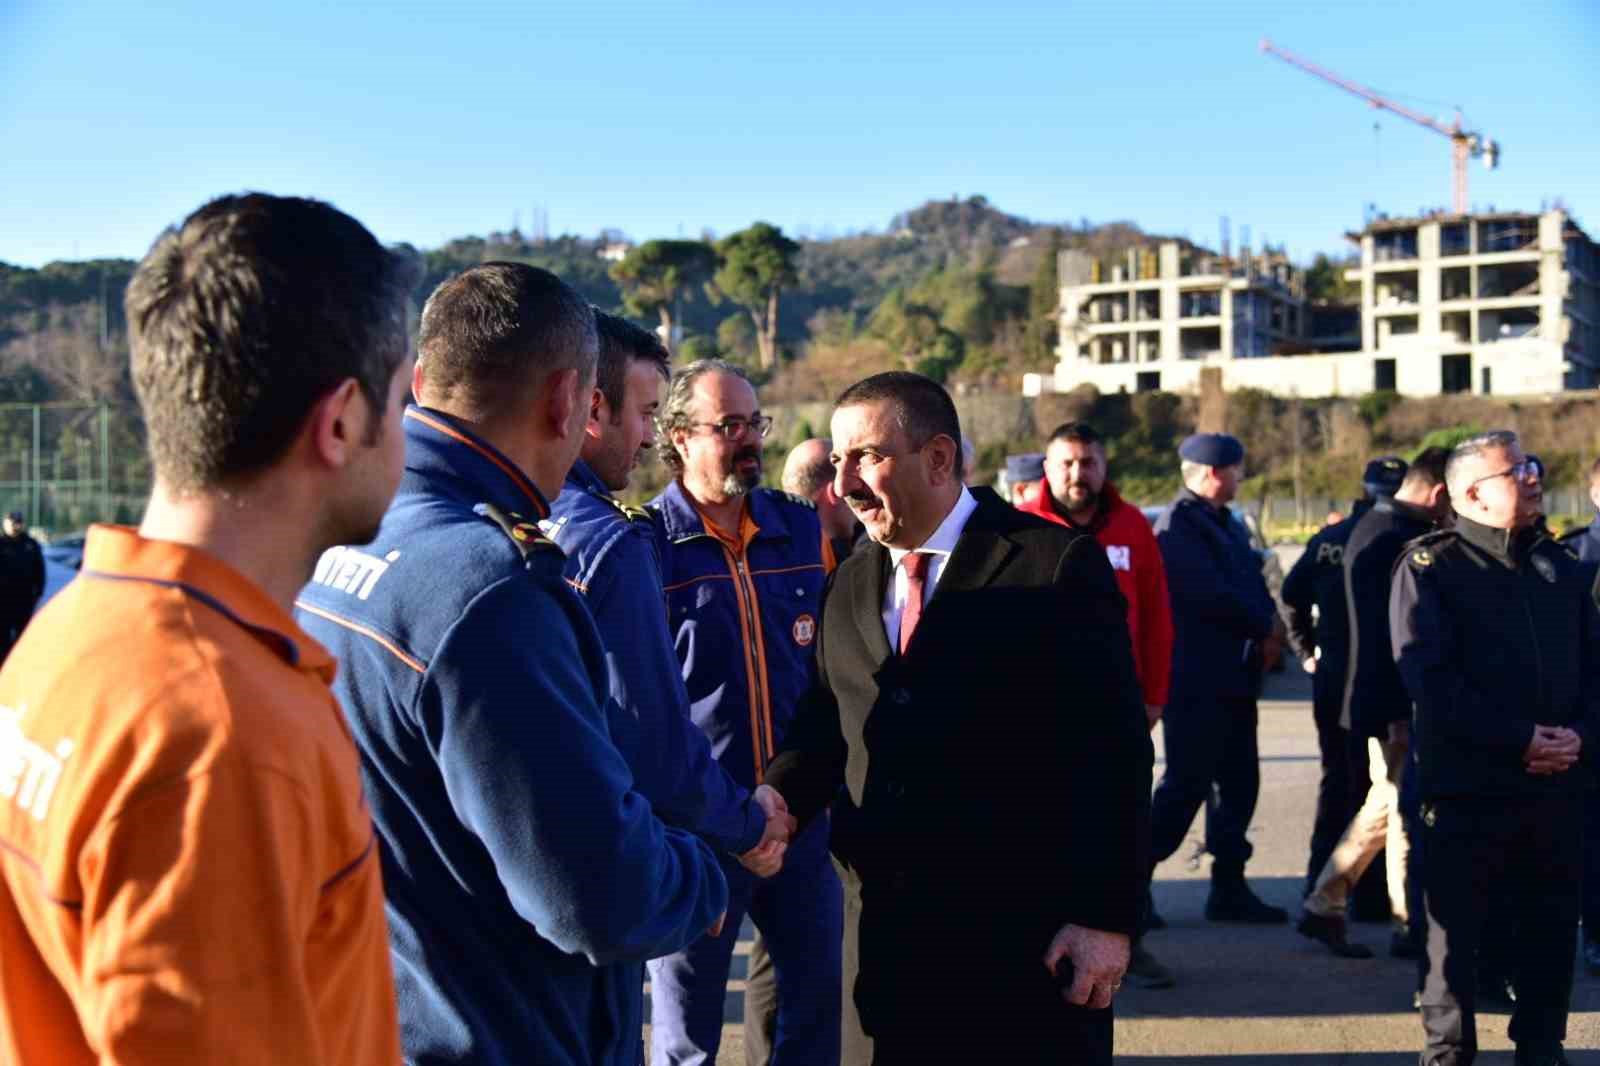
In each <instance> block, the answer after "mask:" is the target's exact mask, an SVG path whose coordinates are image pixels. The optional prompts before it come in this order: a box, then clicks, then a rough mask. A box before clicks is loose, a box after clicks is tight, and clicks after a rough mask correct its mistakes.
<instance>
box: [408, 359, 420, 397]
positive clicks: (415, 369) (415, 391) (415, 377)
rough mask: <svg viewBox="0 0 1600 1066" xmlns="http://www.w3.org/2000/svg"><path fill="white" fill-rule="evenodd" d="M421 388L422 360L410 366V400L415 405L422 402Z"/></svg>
mask: <svg viewBox="0 0 1600 1066" xmlns="http://www.w3.org/2000/svg"><path fill="white" fill-rule="evenodd" d="M422 386H423V375H422V360H421V359H418V360H417V361H416V362H415V363H413V364H412V365H411V399H412V400H413V401H414V402H415V403H419V404H420V403H421V402H422Z"/></svg>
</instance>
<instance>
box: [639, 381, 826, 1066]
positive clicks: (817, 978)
mask: <svg viewBox="0 0 1600 1066" xmlns="http://www.w3.org/2000/svg"><path fill="white" fill-rule="evenodd" d="M660 421H661V425H662V430H663V434H664V436H665V437H666V438H667V449H666V451H665V452H664V453H663V458H664V459H665V460H666V461H667V465H668V467H669V468H670V469H671V470H672V472H673V475H674V478H673V481H672V483H671V484H670V485H668V486H667V489H666V491H665V492H663V493H662V494H661V495H660V496H658V497H656V499H654V500H653V501H651V503H650V510H651V511H652V512H654V514H655V515H656V517H657V520H658V523H659V530H660V539H661V551H662V555H661V561H662V567H661V569H662V579H663V580H664V581H665V582H666V592H667V609H668V618H669V623H668V624H669V625H670V627H671V629H672V632H673V635H674V640H675V642H676V647H677V651H678V660H679V663H680V665H681V667H682V670H683V676H684V682H685V684H686V686H687V688H688V690H689V699H690V701H691V704H690V705H691V707H692V708H693V711H692V713H693V716H694V720H695V723H696V724H697V725H699V726H700V728H701V729H703V730H704V731H705V732H706V735H707V736H708V737H709V738H710V740H711V746H712V751H714V752H715V753H716V756H717V758H718V760H719V761H720V762H721V763H722V765H723V767H724V768H725V769H727V771H728V772H729V773H730V774H731V775H732V776H733V778H734V780H736V781H738V782H739V783H740V784H741V785H744V786H745V787H747V788H752V789H753V788H755V787H756V786H757V785H758V784H760V783H761V782H762V781H763V779H764V776H765V773H766V767H767V763H768V762H770V761H771V759H772V757H773V756H774V755H775V754H776V753H777V751H778V750H779V747H780V746H781V745H782V744H783V741H784V738H785V737H786V735H787V733H788V730H789V725H790V722H791V720H792V718H793V716H794V713H795V710H796V706H797V704H798V702H799V700H800V698H801V696H802V695H803V694H804V693H805V691H806V689H807V688H808V687H809V684H810V676H811V661H812V656H813V654H814V652H815V644H816V639H817V623H818V619H819V617H820V610H821V600H822V586H823V583H824V581H825V579H826V577H827V574H828V573H829V572H830V571H831V570H832V569H833V565H834V557H833V550H832V547H831V545H830V544H829V542H828V538H827V537H825V536H824V535H823V532H822V526H821V523H820V522H819V521H818V519H817V512H816V508H815V507H814V506H812V504H811V503H810V501H808V500H803V499H798V498H796V497H792V496H789V495H787V494H785V493H782V492H776V491H773V490H771V489H765V488H762V487H761V486H760V481H761V469H762V455H761V441H762V439H763V438H764V437H765V436H766V434H767V432H768V430H770V429H771V428H772V420H771V418H769V417H767V416H766V415H764V414H762V413H761V409H760V406H759V404H758V403H757V399H756V392H755V388H754V387H753V386H752V385H751V384H750V382H749V379H748V378H747V377H746V376H745V374H744V372H743V371H741V370H740V369H739V368H738V367H736V366H733V365H732V364H730V363H725V362H722V361H721V360H715V359H706V360H701V361H699V362H695V363H691V364H689V365H688V366H685V367H683V368H682V369H680V370H679V371H678V372H677V374H676V375H674V376H673V379H672V383H671V385H670V386H669V387H668V390H667V402H666V406H665V409H664V410H663V412H662V417H661V420H660ZM723 870H724V872H725V873H726V874H727V877H728V883H729V889H730V896H731V903H730V906H729V911H728V924H727V928H726V929H725V930H724V931H723V933H722V935H721V936H717V937H706V938H703V939H701V940H700V941H698V942H696V943H694V944H692V945H690V946H689V947H688V948H687V949H686V950H684V951H682V952H679V953H677V954H674V955H671V956H668V957H666V958H659V959H655V960H653V961H651V962H650V964H649V969H650V1004H651V1022H652V1025H651V1031H650V1041H651V1045H652V1049H651V1060H652V1062H653V1063H654V1064H655V1066H668V1064H676V1063H705V1062H714V1061H715V1060H716V1057H717V1048H718V1045H719V1043H720V1041H721V1037H722V1016H723V1009H724V1003H725V999H726V994H727V980H728V971H729V967H730V964H731V962H732V959H733V948H734V943H735V940H736V938H737V936H738V928H739V924H740V921H741V920H742V918H743V916H744V915H745V914H747V913H748V914H749V915H750V919H751V921H752V922H753V923H754V924H755V925H756V927H757V928H758V929H759V930H760V931H761V934H762V938H763V940H764V941H765V943H766V947H767V952H768V953H769V954H770V955H771V957H772V962H773V966H774V968H775V969H776V971H777V981H778V1018H777V1027H776V1036H775V1039H774V1044H773V1050H772V1062H773V1063H774V1064H775V1066H796V1064H805V1066H837V1063H838V1062H839V1054H840V1028H839V1027H840V1013H841V1010H842V1007H843V992H842V990H841V987H840V981H841V977H840V966H841V959H840V956H841V951H842V948H843V941H844V918H843V909H842V908H843V904H842V900H841V895H840V888H839V879H838V877H837V875H836V874H835V873H834V869H833V864H832V862H831V860H830V859H829V856H828V819H827V818H818V819H817V820H816V821H815V822H814V823H812V824H811V825H809V826H808V827H807V828H806V829H805V830H804V831H802V832H801V833H800V834H799V835H798V836H796V837H795V839H794V840H793V841H792V842H791V843H790V845H789V850H788V852H787V853H786V854H785V856H784V867H783V870H782V871H781V872H780V873H779V874H777V876H775V877H773V878H771V879H769V880H765V881H758V880H757V879H756V878H755V877H753V876H752V875H751V874H750V873H749V872H748V871H746V870H744V869H742V868H740V867H739V866H737V865H736V864H733V863H731V862H725V863H724V864H723Z"/></svg>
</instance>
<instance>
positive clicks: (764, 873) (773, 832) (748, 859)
mask: <svg viewBox="0 0 1600 1066" xmlns="http://www.w3.org/2000/svg"><path fill="white" fill-rule="evenodd" d="M752 798H753V799H754V800H755V801H756V803H757V804H759V805H760V807H761V809H762V810H763V811H765V812H766V815H767V827H766V829H765V830H763V831H762V834H761V839H760V841H758V842H757V843H756V846H755V847H753V848H751V849H750V850H749V851H747V852H745V853H744V854H743V855H740V856H739V865H741V866H743V867H744V868H745V869H746V870H749V871H750V872H751V873H753V874H755V875H756V876H757V877H772V876H773V875H775V874H776V873H777V872H778V871H779V870H781V869H783V854H784V852H786V851H788V850H789V841H790V839H791V838H793V836H794V831H795V826H796V824H797V823H796V822H795V820H794V816H793V815H791V814H790V813H789V805H788V804H787V803H785V802H784V800H783V797H782V796H781V795H779V794H778V791H777V790H776V789H774V788H773V787H772V786H770V785H758V786H757V787H756V790H755V793H754V794H753V796H752Z"/></svg>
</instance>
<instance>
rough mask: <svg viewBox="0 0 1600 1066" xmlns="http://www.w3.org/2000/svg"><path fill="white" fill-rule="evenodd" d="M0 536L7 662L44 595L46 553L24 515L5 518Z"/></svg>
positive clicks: (1, 623)
mask: <svg viewBox="0 0 1600 1066" xmlns="http://www.w3.org/2000/svg"><path fill="white" fill-rule="evenodd" d="M0 524H3V527H4V528H3V532H0V660H4V659H5V657H6V655H7V654H8V653H9V652H10V651H11V645H13V644H15V643H16V641H17V637H18V636H20V635H21V634H22V627H23V626H26V625H27V624H28V619H29V618H32V617H33V609H34V608H35V607H36V606H38V604H39V597H40V596H41V595H43V594H44V552H43V551H41V550H40V548H39V542H38V541H36V540H34V539H33V538H32V537H31V536H29V535H28V522H27V519H26V518H25V517H24V516H23V514H22V512H21V511H12V512H11V513H10V514H8V515H6V516H5V519H4V522H3V523H0Z"/></svg>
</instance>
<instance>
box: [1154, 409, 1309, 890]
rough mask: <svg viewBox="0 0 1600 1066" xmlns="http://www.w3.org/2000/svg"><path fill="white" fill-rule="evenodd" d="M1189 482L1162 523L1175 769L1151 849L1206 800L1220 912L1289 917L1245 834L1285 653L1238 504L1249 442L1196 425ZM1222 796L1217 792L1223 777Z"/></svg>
mask: <svg viewBox="0 0 1600 1066" xmlns="http://www.w3.org/2000/svg"><path fill="white" fill-rule="evenodd" d="M1178 456H1179V458H1180V459H1181V460H1182V473H1183V483H1184V488H1183V491H1182V492H1180V493H1179V494H1178V498H1177V499H1175V500H1173V502H1172V506H1170V507H1168V508H1167V509H1166V510H1165V511H1163V512H1162V514H1161V517H1160V519H1158V520H1157V522H1156V540H1157V541H1158V542H1159V543H1160V545H1161V557H1162V559H1163V561H1165V563H1166V565H1167V587H1168V589H1169V591H1170V592H1171V594H1172V622H1173V645H1172V694H1171V696H1170V697H1169V699H1168V702H1167V712H1166V715H1165V717H1164V718H1163V722H1164V723H1165V724H1164V725H1163V727H1162V728H1163V729H1164V730H1165V733H1166V751H1167V768H1166V771H1165V772H1164V773H1163V774H1162V775H1161V784H1160V785H1159V786H1158V787H1157V788H1156V791H1155V795H1154V796H1152V797H1151V800H1150V850H1151V859H1152V860H1153V862H1160V861H1161V860H1163V859H1165V858H1166V857H1167V856H1169V855H1171V854H1172V853H1173V852H1174V851H1176V850H1178V845H1179V844H1182V843H1183V838H1184V836H1185V834H1187V833H1188V832H1189V823H1191V822H1193V821H1194V816H1195V814H1196V812H1198V811H1199V810H1200V809H1201V807H1205V808H1206V850H1207V851H1209V852H1211V895H1210V897H1209V898H1208V899H1207V900H1206V917H1207V918H1210V919H1212V920H1213V921H1242V922H1282V921H1286V920H1287V919H1288V914H1287V912H1285V911H1284V910H1283V908H1281V907H1274V906H1270V905H1268V904H1266V903H1263V902H1262V901H1261V900H1260V899H1258V898H1256V895H1255V893H1253V892H1251V891H1250V888H1249V886H1248V885H1247V884H1246V883H1245V879H1244V864H1245V862H1246V861H1247V860H1248V859H1249V858H1250V852H1251V848H1250V842H1249V841H1248V840H1247V839H1246V838H1245V831H1246V830H1247V829H1248V828H1249V825H1250V819H1251V817H1252V816H1253V815H1254V814H1255V809H1256V796H1257V793H1259V792H1260V789H1261V766H1260V760H1259V757H1258V755H1257V749H1256V692H1257V690H1258V687H1259V684H1260V680H1261V670H1262V667H1263V666H1264V665H1267V664H1266V659H1267V658H1269V657H1270V656H1271V655H1273V654H1275V652H1274V651H1273V650H1272V649H1271V645H1272V644H1273V643H1274V641H1275V638H1274V632H1273V622H1274V620H1275V619H1276V618H1277V608H1276V606H1275V605H1274V604H1273V602H1272V595H1271V593H1269V592H1268V591H1267V583H1266V580H1265V579H1264V578H1263V577H1262V576H1261V561H1260V559H1258V558H1257V557H1256V553H1255V551H1254V550H1253V549H1252V548H1251V547H1250V544H1249V542H1248V541H1247V540H1246V538H1245V534H1244V531H1243V529H1242V528H1241V527H1240V525H1239V523H1237V522H1235V521H1234V520H1233V518H1232V516H1231V515H1230V514H1229V512H1228V504H1229V503H1230V502H1231V501H1232V500H1233V497H1234V496H1235V494H1237V492H1238V490H1239V481H1240V479H1242V478H1243V477H1244V446H1243V445H1242V444H1240V443H1239V441H1238V440H1237V439H1236V438H1234V437H1230V436H1228V435H1227V434H1224V433H1196V434H1194V435H1193V436H1191V437H1189V438H1187V439H1186V440H1185V441H1184V442H1183V444H1182V446H1180V447H1179V449H1178ZM1213 785H1215V788H1216V802H1215V803H1210V802H1209V800H1210V798H1211V796H1212V787H1213Z"/></svg>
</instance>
